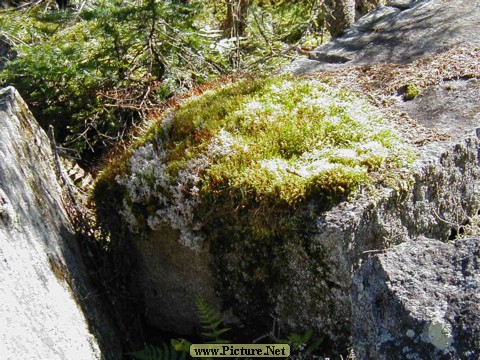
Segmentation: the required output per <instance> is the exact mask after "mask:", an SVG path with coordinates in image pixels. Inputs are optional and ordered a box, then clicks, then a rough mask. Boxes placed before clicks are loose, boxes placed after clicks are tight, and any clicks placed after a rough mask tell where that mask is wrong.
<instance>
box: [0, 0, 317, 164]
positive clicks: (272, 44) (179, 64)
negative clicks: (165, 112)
mask: <svg viewBox="0 0 480 360" xmlns="http://www.w3.org/2000/svg"><path fill="white" fill-rule="evenodd" d="M246 3H248V9H246V17H245V19H244V24H243V25H242V27H243V28H244V34H243V36H241V37H240V36H237V37H233V38H231V36H232V34H233V33H228V34H227V33H223V34H222V33H221V32H220V33H219V31H220V29H221V27H222V24H224V23H225V17H226V16H227V11H226V5H225V4H223V3H221V4H220V3H218V2H216V1H212V0H209V1H199V0H190V1H174V0H169V1H158V0H145V1H135V0H102V1H95V2H94V1H82V2H75V1H73V2H72V3H71V6H69V8H68V9H66V10H64V11H58V10H56V9H58V8H57V7H56V5H54V3H51V2H48V3H43V2H26V3H25V4H23V5H22V6H20V7H18V8H15V9H10V10H6V11H3V12H0V38H1V39H2V41H3V42H5V43H7V44H8V45H9V46H12V52H14V53H15V54H16V58H15V59H10V61H8V62H7V64H6V65H5V68H4V69H3V71H2V72H0V84H1V85H2V86H3V85H7V84H11V85H14V86H15V87H17V89H18V90H19V91H20V93H21V94H22V96H23V97H24V98H25V100H26V101H27V103H28V104H29V105H30V107H31V110H32V111H33V113H34V115H35V116H36V118H37V119H38V120H39V121H40V123H41V124H42V126H44V127H45V128H46V127H47V126H48V125H50V124H52V125H54V127H55V130H56V131H55V133H56V134H57V137H58V138H59V139H58V140H59V141H60V142H61V143H62V144H63V145H64V146H65V147H68V148H72V149H73V150H76V151H77V153H78V154H79V155H80V156H81V157H82V158H83V159H84V160H85V161H87V160H91V159H92V158H93V157H97V158H98V156H99V154H100V153H101V151H103V150H106V149H108V148H110V147H111V146H112V144H114V143H115V142H117V141H118V140H121V139H123V138H125V134H126V133H127V131H128V129H129V128H130V127H131V126H132V125H135V124H138V123H139V122H141V121H142V120H144V119H145V118H146V117H148V116H149V113H150V112H151V111H152V110H153V109H155V108H157V107H158V106H160V105H161V104H163V103H164V101H165V100H166V98H168V97H170V96H172V95H173V94H176V93H179V92H182V91H183V90H185V89H190V88H192V87H193V86H195V85H197V84H199V83H203V82H205V81H208V80H210V79H213V78H215V77H218V76H220V75H222V74H227V73H230V72H233V71H238V70H241V71H245V70H248V71H253V72H255V71H271V70H272V69H275V68H276V67H277V66H279V65H280V64H282V61H280V60H279V59H282V58H284V59H286V58H290V57H291V56H292V55H293V54H294V53H295V50H297V49H298V48H299V46H300V45H301V44H307V46H312V45H316V44H318V42H319V41H320V40H321V39H320V37H321V36H323V29H324V25H323V24H324V22H323V18H324V13H325V8H324V7H322V5H321V4H322V2H318V1H316V0H297V1H293V2H286V1H264V0H256V1H249V2H246ZM232 16H233V15H232ZM98 151H100V153H99V152H98Z"/></svg>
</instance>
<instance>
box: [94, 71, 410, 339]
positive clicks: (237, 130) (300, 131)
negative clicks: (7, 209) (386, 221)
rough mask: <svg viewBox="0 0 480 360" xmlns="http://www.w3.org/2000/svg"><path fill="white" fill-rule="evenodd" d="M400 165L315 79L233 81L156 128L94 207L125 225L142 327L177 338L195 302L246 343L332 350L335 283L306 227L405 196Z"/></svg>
mask: <svg viewBox="0 0 480 360" xmlns="http://www.w3.org/2000/svg"><path fill="white" fill-rule="evenodd" d="M413 160H414V150H413V149H412V148H411V147H410V146H409V145H408V144H407V143H406V142H405V141H404V140H403V139H402V137H401V136H400V135H399V134H398V132H397V131H396V129H395V128H394V126H393V125H391V124H389V123H388V122H386V121H385V120H384V119H383V118H382V117H381V115H380V113H379V111H378V110H377V109H375V108H374V107H373V106H371V105H370V104H369V103H368V102H367V101H366V100H365V99H362V98H361V97H360V96H359V95H358V94H354V93H351V92H348V91H345V90H341V89H338V88H336V87H335V86H334V85H333V84H332V83H328V82H325V81H321V80H318V79H295V78H291V77H278V78H272V79H257V80H254V79H245V80H242V81H239V82H237V83H235V84H229V85H224V86H221V87H220V88H219V89H217V90H215V91H207V92H205V93H204V94H202V95H201V96H198V97H196V98H194V99H190V100H188V101H186V102H185V103H183V104H182V105H181V106H179V108H178V109H176V110H175V111H172V112H170V113H168V114H167V115H165V116H164V117H163V118H161V119H159V121H158V123H156V124H155V125H153V126H152V127H151V128H150V129H149V130H148V131H146V132H145V133H144V134H143V136H142V137H141V139H140V140H139V141H137V143H136V144H134V145H133V146H132V148H131V149H130V150H129V153H128V154H127V155H126V156H123V157H122V158H121V159H120V160H117V161H115V162H114V163H113V164H111V166H110V167H108V168H107V169H106V170H105V171H104V173H103V174H102V175H101V176H100V178H99V181H98V183H97V191H96V197H97V203H98V205H99V209H103V215H102V216H103V217H108V216H109V215H108V214H111V213H112V212H116V211H118V212H120V214H121V221H123V222H125V223H126V224H128V228H129V232H130V233H131V240H132V242H133V243H135V244H136V248H137V250H138V251H139V253H140V254H141V255H140V259H141V261H140V265H139V268H138V269H137V270H138V271H139V274H140V275H139V278H141V280H140V282H141V283H142V284H143V285H142V288H143V289H144V295H145V300H146V302H147V304H146V305H147V307H148V314H149V319H150V321H152V322H153V323H154V324H155V325H156V326H159V327H162V328H163V329H165V330H174V331H177V332H181V330H182V329H183V330H184V331H187V332H188V331H189V330H191V329H192V327H193V326H194V325H195V321H196V317H195V316H194V309H195V306H194V298H195V296H197V295H201V296H204V297H206V298H208V299H210V300H211V301H217V302H219V303H221V304H222V305H223V307H224V309H228V308H232V309H233V310H234V311H233V314H234V316H235V317H237V318H239V319H241V320H242V322H243V323H245V324H248V326H249V327H250V328H252V329H257V330H258V331H261V330H265V329H267V328H270V327H271V325H272V316H273V317H275V318H277V319H278V320H279V321H280V323H281V325H282V326H283V327H284V328H285V329H286V330H287V329H290V330H291V329H296V330H300V328H314V329H315V330H317V331H320V332H323V333H328V335H329V336H330V337H332V338H334V337H338V336H340V335H339V334H340V333H343V335H345V334H346V332H347V325H346V324H348V321H346V318H348V316H346V318H345V319H338V314H337V311H336V310H334V308H335V307H339V308H342V309H343V308H345V307H347V306H348V300H347V297H346V296H345V294H346V293H343V292H344V290H345V289H343V288H342V285H338V284H337V282H338V283H345V282H348V281H347V279H338V281H337V280H336V279H331V277H330V276H329V275H328V274H329V273H331V272H332V269H331V267H332V266H335V265H334V264H333V265H332V264H329V263H327V261H326V259H327V258H328V256H329V252H331V249H329V248H328V247H325V246H319V245H318V244H315V243H314V242H312V239H313V238H314V235H315V232H316V231H318V229H317V222H318V219H319V215H320V214H324V213H325V211H327V210H328V209H330V208H332V207H333V206H335V205H336V204H338V203H340V202H342V201H345V200H349V199H353V198H355V197H357V196H359V195H360V194H362V193H369V194H371V193H372V194H373V193H375V192H377V191H378V190H376V189H379V188H383V187H388V188H393V189H400V188H402V187H405V186H407V184H408V168H409V167H410V166H411V164H412V162H413ZM113 199H116V200H113ZM117 229H118V228H117ZM111 230H112V237H113V240H115V236H116V235H115V232H116V228H115V226H113V228H112V229H111ZM172 234H176V235H175V236H176V237H177V241H178V242H179V244H182V245H183V246H184V248H183V249H184V250H183V252H184V253H185V254H186V253H188V254H190V255H189V257H190V258H191V261H190V262H189V263H188V261H187V262H186V261H184V260H185V256H183V255H185V254H182V256H180V257H179V256H178V253H179V252H180V253H181V252H182V250H181V249H182V247H181V246H178V245H176V246H169V247H165V246H164V245H161V244H154V243H155V242H170V240H171V238H172ZM169 239H170V240H169ZM155 249H157V250H158V251H157V250H155ZM159 249H162V250H159ZM169 251H170V253H169ZM156 252H158V254H157V255H156V254H155V253H156ZM160 252H161V254H160ZM175 258H177V259H180V260H179V262H178V264H174V263H175V260H172V259H175ZM182 259H183V260H182ZM187 263H188V264H187ZM166 264H170V265H171V266H170V265H166ZM185 269H189V270H188V271H185ZM166 272H168V273H166ZM348 274H349V271H346V272H345V276H346V277H348V276H349V275H348ZM172 279H173V280H172ZM198 284H203V285H202V286H199V285H198ZM336 292H339V296H336V295H335V296H334V298H336V300H334V301H333V302H332V293H333V294H334V293H336ZM340 293H342V296H340ZM167 298H168V299H171V301H169V304H168V305H167V304H165V303H164V302H165V299H167ZM304 301H307V302H308V304H303V302H304ZM187 304H190V308H188V306H187ZM299 305H300V306H301V307H299ZM329 308H331V309H330V310H328V309H329ZM305 311H307V312H308V315H307V314H305V313H304V312H305ZM301 313H302V314H303V315H301ZM172 314H180V315H178V319H184V320H185V321H178V322H176V323H175V322H174V321H172V320H171V319H172ZM333 314H335V315H334V317H335V319H333V318H332V317H331V316H332V315H333ZM175 316H177V315H175ZM305 317H308V318H310V320H311V321H310V320H309V321H307V322H304V319H305ZM167 319H170V320H167ZM169 324H170V325H169ZM339 324H340V325H339ZM340 328H341V329H340ZM333 334H337V335H333Z"/></svg>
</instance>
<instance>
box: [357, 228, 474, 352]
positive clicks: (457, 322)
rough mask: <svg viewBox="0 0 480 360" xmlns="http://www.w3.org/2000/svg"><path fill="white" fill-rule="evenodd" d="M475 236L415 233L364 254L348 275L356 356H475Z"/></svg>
mask: <svg viewBox="0 0 480 360" xmlns="http://www.w3.org/2000/svg"><path fill="white" fill-rule="evenodd" d="M479 264H480V238H479V237H469V238H464V239H459V240H457V241H456V242H454V243H443V242H440V241H437V240H430V239H425V238H423V239H418V240H416V241H408V242H405V243H403V244H400V245H398V246H396V247H394V248H392V249H390V250H388V251H387V252H385V253H383V254H379V255H375V256H373V257H372V258H370V259H368V260H367V261H366V262H365V263H364V264H363V265H362V266H361V267H360V269H358V270H357V271H356V273H355V275H354V277H353V280H352V292H351V297H352V335H353V343H354V347H355V354H356V355H357V357H358V358H359V359H472V360H473V359H478V358H479V356H480V309H479V307H478V304H479V303H480V296H479V294H480V269H479Z"/></svg>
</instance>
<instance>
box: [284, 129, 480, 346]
mask: <svg viewBox="0 0 480 360" xmlns="http://www.w3.org/2000/svg"><path fill="white" fill-rule="evenodd" d="M479 148H480V140H479V138H478V137H477V136H476V135H473V134H472V135H470V136H468V137H467V138H466V139H465V140H462V141H460V142H458V143H432V144H429V145H428V146H425V147H424V148H423V149H422V155H421V157H420V158H419V159H418V160H417V161H416V162H415V164H414V172H413V175H412V185H411V187H410V188H409V189H408V190H406V191H402V190H400V191H396V190H392V189H384V190H383V191H380V192H378V193H377V194H376V195H373V196H372V194H370V195H366V196H363V197H360V198H358V199H356V200H355V201H352V202H345V203H342V204H340V205H339V206H337V207H335V208H334V209H332V210H330V211H328V212H327V213H325V214H324V215H322V216H320V217H319V218H318V219H317V225H316V232H315V234H312V237H311V241H310V242H309V243H308V246H307V248H308V253H310V254H312V255H314V256H310V257H309V256H305V257H304V258H303V260H302V259H301V258H300V259H298V260H296V261H292V262H287V263H285V264H284V267H283V268H282V270H281V271H282V272H284V276H285V279H288V281H287V280H284V282H283V283H282V290H283V291H282V292H280V291H279V292H278V297H277V301H276V305H275V311H276V314H277V316H278V318H279V319H280V320H282V321H284V322H285V323H286V324H289V325H290V326H291V327H292V328H294V329H295V328H299V327H302V328H314V329H317V330H321V331H322V332H326V333H327V334H328V335H329V336H330V338H332V339H337V340H339V339H340V338H342V337H344V336H346V334H348V333H349V319H350V299H349V298H348V292H349V287H350V279H351V273H352V269H354V268H355V267H356V265H357V264H358V263H359V261H361V260H362V259H364V258H366V257H367V256H368V254H370V253H371V252H376V251H381V250H383V249H386V248H389V247H390V246H392V245H395V244H398V243H401V242H403V241H406V240H408V239H409V238H410V237H411V236H420V235H426V236H428V237H432V238H437V239H442V240H447V239H448V237H449V236H450V233H451V231H452V227H453V225H451V224H460V223H461V222H463V221H465V220H467V218H468V216H470V215H472V214H475V212H476V211H477V209H478V208H480V193H479V192H480V187H479V181H480V167H479V164H480V158H479V154H478V149H479ZM299 251H301V248H297V249H292V251H291V254H292V256H294V255H295V254H298V253H299ZM302 252H305V250H303V251H302ZM319 254H322V256H319ZM286 294H289V296H285V295H286Z"/></svg>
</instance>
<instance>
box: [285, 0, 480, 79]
mask: <svg viewBox="0 0 480 360" xmlns="http://www.w3.org/2000/svg"><path fill="white" fill-rule="evenodd" d="M390 5H391V6H385V7H381V8H378V9H377V10H375V11H373V12H371V13H369V14H367V15H366V16H364V17H362V18H361V19H360V20H358V21H357V22H356V23H355V24H354V25H353V26H352V28H351V29H350V30H348V31H347V32H346V33H345V35H344V36H342V37H340V38H338V39H336V40H335V41H332V42H329V43H326V44H324V45H321V46H320V47H318V48H317V49H315V50H314V51H313V52H312V53H311V55H310V59H309V60H307V59H301V60H298V61H295V62H293V63H292V64H291V65H290V66H289V67H288V69H289V71H291V72H293V73H296V74H305V73H310V72H315V71H319V70H324V69H333V68H338V67H343V66H348V65H365V64H370V65H371V64H379V63H400V64H405V63H409V62H411V61H413V60H415V59H418V58H419V57H422V56H426V55H434V54H438V53H441V52H444V51H446V50H448V49H450V48H452V47H454V46H460V45H469V46H472V47H478V46H480V40H479V39H480V36H478V35H480V31H479V28H478V19H479V17H480V10H479V9H480V6H479V5H480V0H473V1H467V0H453V1H439V0H423V1H411V2H410V3H405V2H403V1H402V2H396V1H395V2H391V3H390ZM337 58H342V59H349V61H342V62H340V63H339V62H338V61H333V62H330V61H329V59H337Z"/></svg>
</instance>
